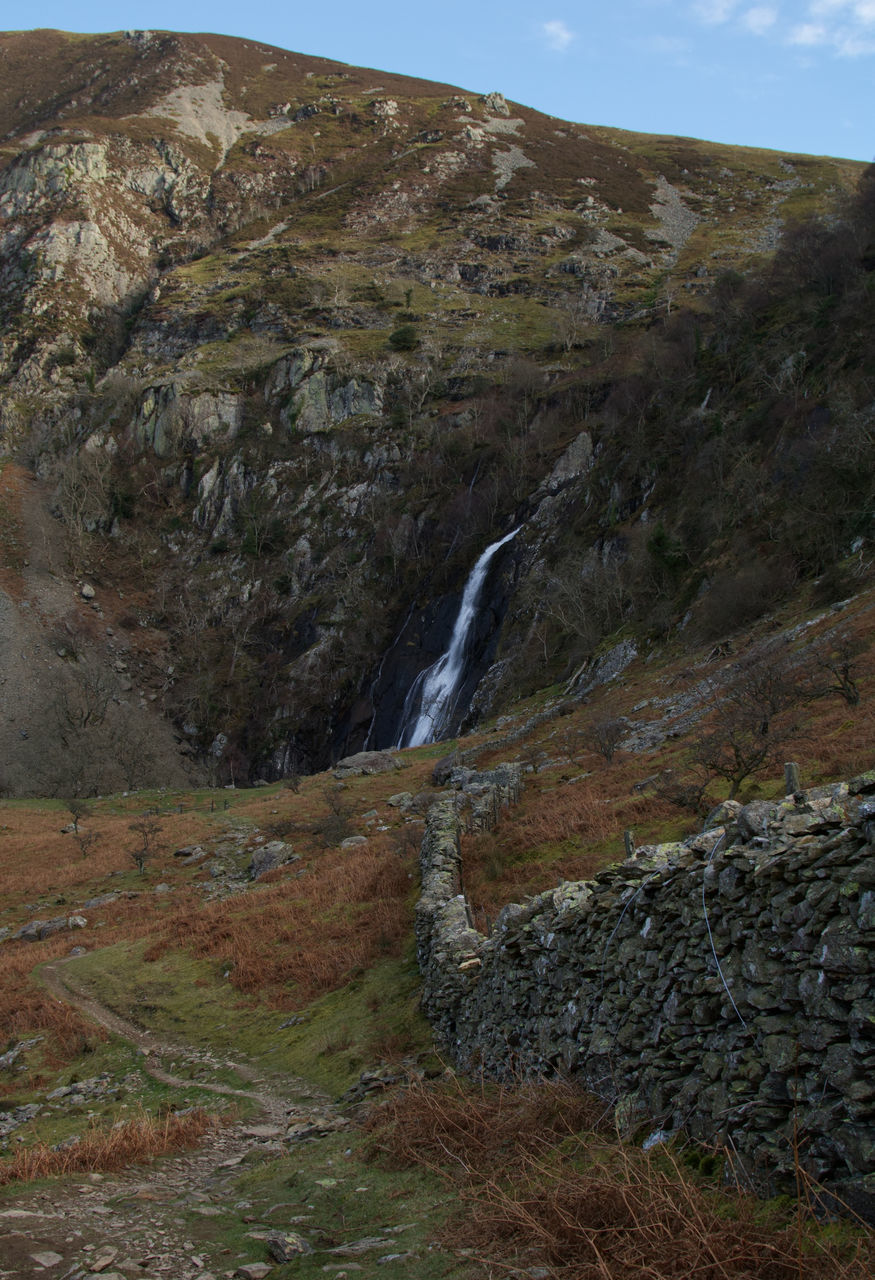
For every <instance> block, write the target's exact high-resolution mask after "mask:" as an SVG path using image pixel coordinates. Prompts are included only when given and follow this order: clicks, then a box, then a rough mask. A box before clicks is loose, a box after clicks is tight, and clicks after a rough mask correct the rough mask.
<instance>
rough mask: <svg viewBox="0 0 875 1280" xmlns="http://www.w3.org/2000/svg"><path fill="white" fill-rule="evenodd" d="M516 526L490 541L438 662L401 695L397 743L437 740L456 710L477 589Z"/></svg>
mask: <svg viewBox="0 0 875 1280" xmlns="http://www.w3.org/2000/svg"><path fill="white" fill-rule="evenodd" d="M518 533H519V528H516V529H514V530H513V531H512V532H511V533H506V534H505V535H504V537H503V538H499V540H498V542H493V543H492V544H491V546H488V547H487V548H486V550H485V551H484V552H483V554H482V555H481V557H480V559H479V560H478V561H477V563H476V564H475V565H474V568H473V569H472V570H471V572H470V574H469V576H468V581H467V582H466V583H465V590H464V592H463V594H462V603H461V604H460V605H459V612H458V614H457V615H456V621H455V623H454V624H453V634H452V636H451V637H450V644H449V648H448V649H447V650H446V652H445V653H442V654H441V656H440V657H439V658H438V660H437V662H433V663H432V665H431V666H430V667H426V669H425V670H424V671H421V672H420V673H419V675H418V676H417V677H416V679H415V680H414V682H413V684H412V685H411V686H410V689H409V691H408V694H407V697H406V698H405V699H404V718H403V720H402V724H401V733H400V735H399V737H398V741H397V743H396V744H395V745H396V747H421V746H422V745H423V744H424V743H426V742H437V741H438V740H439V738H440V736H441V734H442V733H443V731H444V730H445V728H446V727H447V725H448V724H449V723H450V721H451V719H452V717H453V714H454V712H455V710H456V699H457V698H458V696H459V688H460V686H461V684H462V680H463V677H464V674H465V658H466V655H467V650H468V639H469V636H470V634H471V630H472V628H473V625H474V621H475V619H476V617H477V607H478V604H479V600H480V592H481V591H482V590H483V583H484V582H485V581H486V574H487V571H488V569H489V564H490V562H491V560H492V557H493V556H494V555H495V553H496V551H498V550H499V548H500V547H503V546H504V544H505V543H506V542H510V540H511V538H515V537H516V535H517V534H518Z"/></svg>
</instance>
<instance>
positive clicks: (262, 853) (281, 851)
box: [249, 840, 300, 880]
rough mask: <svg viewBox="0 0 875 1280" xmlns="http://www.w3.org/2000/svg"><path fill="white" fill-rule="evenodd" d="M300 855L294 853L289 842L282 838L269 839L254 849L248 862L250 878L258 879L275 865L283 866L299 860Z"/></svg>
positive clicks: (273, 868)
mask: <svg viewBox="0 0 875 1280" xmlns="http://www.w3.org/2000/svg"><path fill="white" fill-rule="evenodd" d="M299 861H300V855H299V854H297V853H295V852H294V850H293V849H292V846H291V845H290V844H286V843H285V841H284V840H269V841H268V842H267V844H263V845H262V846H261V847H260V848H259V849H256V850H255V851H254V852H253V854H252V858H251V860H250V863H249V876H250V879H252V880H260V879H261V877H262V876H266V875H267V873H268V871H275V870H276V868H277V867H285V866H287V865H288V864H289V863H290V862H299Z"/></svg>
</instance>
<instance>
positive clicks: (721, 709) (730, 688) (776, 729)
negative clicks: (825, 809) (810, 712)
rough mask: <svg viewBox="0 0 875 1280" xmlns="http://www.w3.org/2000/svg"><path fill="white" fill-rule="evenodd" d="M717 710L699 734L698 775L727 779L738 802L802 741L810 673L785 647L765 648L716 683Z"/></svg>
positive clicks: (696, 750)
mask: <svg viewBox="0 0 875 1280" xmlns="http://www.w3.org/2000/svg"><path fill="white" fill-rule="evenodd" d="M711 688H712V694H713V697H714V709H713V711H712V714H711V715H710V716H709V718H708V720H707V722H706V724H705V726H704V727H703V728H702V729H701V731H700V732H699V733H698V734H697V736H696V738H695V745H694V748H693V766H694V772H699V773H704V774H705V775H706V776H708V777H709V778H723V779H724V780H725V781H726V782H728V783H729V785H730V791H729V796H730V799H734V798H735V796H736V795H737V794H738V791H739V788H740V787H741V784H742V783H743V782H744V781H745V780H746V779H747V778H749V777H750V776H751V775H752V774H754V773H756V772H757V771H758V770H760V769H762V768H765V767H766V766H773V765H776V764H778V763H779V762H780V761H781V760H782V759H783V757H784V753H785V749H786V747H787V745H788V744H789V743H790V742H793V741H797V740H798V739H799V738H800V737H801V736H802V731H801V728H800V725H799V717H798V712H799V709H800V707H801V705H802V703H803V702H804V701H806V700H807V697H808V689H809V685H808V681H807V669H806V667H805V666H804V665H803V664H802V663H800V662H799V661H798V660H796V659H794V657H793V656H792V655H791V654H789V653H781V652H780V649H779V646H776V645H764V646H761V647H760V648H758V649H756V650H755V651H753V652H752V653H751V654H749V655H748V656H747V657H746V658H745V659H744V660H743V661H742V662H739V663H737V664H736V666H735V668H734V669H733V671H732V673H731V675H730V678H729V680H728V681H727V682H726V683H725V684H718V683H717V682H716V681H714V682H712V686H711Z"/></svg>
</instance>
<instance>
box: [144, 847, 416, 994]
mask: <svg viewBox="0 0 875 1280" xmlns="http://www.w3.org/2000/svg"><path fill="white" fill-rule="evenodd" d="M371 844H372V845H373V846H374V847H370V846H369V847H364V846H363V847H362V848H356V849H355V850H353V851H351V852H347V851H345V850H344V851H343V852H342V853H330V854H325V855H324V856H323V857H321V858H320V859H319V861H318V862H317V863H315V864H314V866H313V867H312V869H311V870H310V871H308V873H307V875H306V876H304V877H302V878H301V879H299V880H296V881H294V882H293V883H292V884H290V883H289V882H288V881H284V882H283V883H281V884H277V885H275V886H270V887H268V888H266V889H265V890H264V891H263V892H260V893H257V894H253V895H251V896H246V897H244V898H242V899H236V900H231V901H224V902H219V903H215V904H213V905H212V906H210V907H208V908H206V909H205V910H203V911H201V912H199V913H197V914H196V915H192V913H191V912H190V911H188V910H186V911H181V912H178V913H177V914H176V915H175V916H174V919H173V920H172V921H171V922H170V924H169V925H168V927H167V928H166V929H165V930H163V932H162V934H161V935H160V936H159V938H158V940H157V941H156V942H155V943H154V944H153V945H152V946H151V947H150V948H149V949H148V951H147V952H146V956H145V958H146V959H147V960H155V959H158V957H159V956H160V955H162V954H163V953H164V952H165V951H166V950H167V949H168V948H169V947H180V948H183V947H184V948H186V949H188V950H190V951H191V952H192V953H193V954H194V955H195V956H197V957H201V958H207V957H208V958H214V959H219V960H221V961H222V963H223V964H226V965H227V966H228V968H229V970H230V978H231V981H232V982H233V984H234V986H235V987H236V988H237V989H238V990H239V991H245V992H247V993H248V994H255V993H261V994H263V995H267V996H269V997H270V998H272V999H277V1000H282V999H283V993H284V992H285V990H286V988H288V986H289V985H293V987H294V998H295V1000H296V1002H308V1001H310V1000H313V999H315V998H316V997H317V996H319V995H322V994H324V993H325V992H327V991H332V990H335V989H336V988H337V987H340V986H342V985H343V984H344V982H346V981H348V979H349V977H350V976H351V975H352V974H353V973H354V972H356V971H357V970H359V969H363V968H366V967H368V966H369V965H371V964H373V963H374V962H375V961H376V960H378V959H380V958H381V957H383V956H386V955H397V954H399V953H400V950H401V947H402V946H403V943H404V940H405V939H406V937H407V935H408V933H409V930H410V921H411V914H412V906H411V893H412V889H413V884H412V881H411V878H410V873H409V870H408V866H409V863H408V862H407V861H402V860H401V858H399V856H398V854H397V852H395V850H394V849H392V848H390V847H387V842H385V841H384V842H378V841H377V840H376V839H374V840H372V842H371Z"/></svg>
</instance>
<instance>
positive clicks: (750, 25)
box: [741, 5, 778, 36]
mask: <svg viewBox="0 0 875 1280" xmlns="http://www.w3.org/2000/svg"><path fill="white" fill-rule="evenodd" d="M777 21H778V10H777V9H773V8H772V7H771V6H770V5H757V6H755V7H754V8H753V9H748V10H747V12H746V13H743V14H742V15H741V25H742V26H743V27H745V28H746V29H747V30H748V31H750V32H751V33H752V34H753V35H755V36H764V35H765V34H766V32H767V31H770V30H771V29H772V27H773V26H774V25H775V23H776V22H777Z"/></svg>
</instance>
